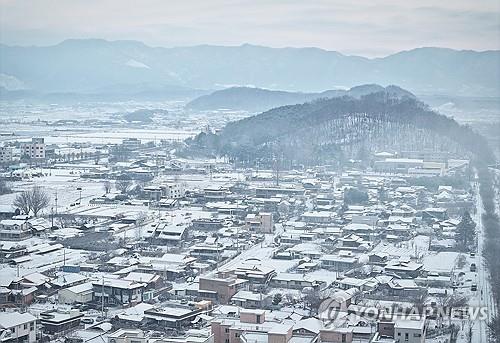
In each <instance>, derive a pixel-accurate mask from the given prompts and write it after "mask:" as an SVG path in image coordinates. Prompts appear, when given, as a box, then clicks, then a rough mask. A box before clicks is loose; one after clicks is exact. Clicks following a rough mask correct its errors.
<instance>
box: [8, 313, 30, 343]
mask: <svg viewBox="0 0 500 343" xmlns="http://www.w3.org/2000/svg"><path fill="white" fill-rule="evenodd" d="M36 321H37V319H36V317H35V316H33V315H31V314H29V313H19V312H0V337H2V342H27V343H31V342H36V341H37V325H36Z"/></svg>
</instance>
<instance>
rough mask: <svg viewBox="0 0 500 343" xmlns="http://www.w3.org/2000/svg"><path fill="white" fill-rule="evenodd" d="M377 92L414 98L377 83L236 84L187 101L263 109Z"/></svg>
mask: <svg viewBox="0 0 500 343" xmlns="http://www.w3.org/2000/svg"><path fill="white" fill-rule="evenodd" d="M376 92H387V93H389V94H393V95H398V96H403V95H405V96H409V97H414V96H413V94H411V93H410V92H407V91H405V90H404V89H401V88H399V87H397V86H388V87H386V88H384V87H382V86H380V85H376V84H368V85H361V86H356V87H353V88H351V89H349V90H327V91H324V92H320V93H300V92H285V91H276V90H268V89H262V88H251V87H232V88H227V89H223V90H219V91H215V92H213V93H211V94H208V95H203V96H201V97H199V98H196V99H194V100H193V101H191V102H189V103H188V104H187V108H189V109H193V110H220V109H231V110H244V111H249V112H262V111H266V110H269V109H271V108H275V107H280V106H285V105H295V104H301V103H304V102H309V101H313V100H317V99H322V98H333V97H341V96H346V95H347V96H351V97H354V98H359V97H361V96H363V95H367V94H371V93H376Z"/></svg>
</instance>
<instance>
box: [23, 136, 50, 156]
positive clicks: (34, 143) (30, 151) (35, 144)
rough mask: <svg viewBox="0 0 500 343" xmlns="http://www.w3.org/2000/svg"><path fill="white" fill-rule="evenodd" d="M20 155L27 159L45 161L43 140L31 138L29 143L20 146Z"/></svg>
mask: <svg viewBox="0 0 500 343" xmlns="http://www.w3.org/2000/svg"><path fill="white" fill-rule="evenodd" d="M21 155H22V156H23V157H27V158H29V159H34V160H42V159H45V140H44V139H43V138H32V139H31V143H23V144H22V145H21Z"/></svg>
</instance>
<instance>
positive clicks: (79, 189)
mask: <svg viewBox="0 0 500 343" xmlns="http://www.w3.org/2000/svg"><path fill="white" fill-rule="evenodd" d="M76 190H77V191H80V198H79V199H78V205H81V203H82V187H77V188H76Z"/></svg>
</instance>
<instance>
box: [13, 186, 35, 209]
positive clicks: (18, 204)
mask: <svg viewBox="0 0 500 343" xmlns="http://www.w3.org/2000/svg"><path fill="white" fill-rule="evenodd" d="M30 192H31V191H23V192H21V193H19V194H18V195H16V198H15V199H14V202H13V203H12V206H13V207H15V208H18V209H20V210H21V211H22V212H23V213H24V214H29V213H30V210H31V205H30V200H29V198H30Z"/></svg>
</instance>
